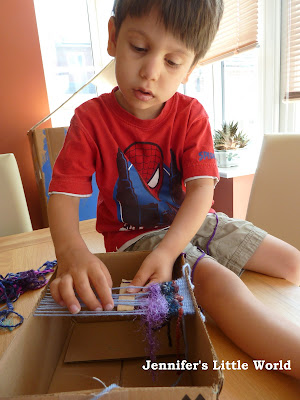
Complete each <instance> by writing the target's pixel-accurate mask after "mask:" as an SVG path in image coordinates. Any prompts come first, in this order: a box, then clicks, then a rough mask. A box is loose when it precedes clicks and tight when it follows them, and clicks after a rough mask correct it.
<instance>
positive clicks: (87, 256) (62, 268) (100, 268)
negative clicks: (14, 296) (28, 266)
mask: <svg viewBox="0 0 300 400" xmlns="http://www.w3.org/2000/svg"><path fill="white" fill-rule="evenodd" d="M57 262H58V270H57V275H56V278H55V279H54V281H53V282H52V283H51V285H50V290H51V294H52V297H53V299H54V300H55V301H56V302H57V303H58V304H60V305H62V306H66V307H67V308H68V309H69V311H70V312H71V313H72V314H77V313H78V312H79V311H80V308H81V307H80V304H79V301H78V299H77V298H76V296H75V292H74V290H76V292H77V294H78V296H79V297H80V298H81V300H82V301H83V302H84V304H85V305H86V306H87V307H88V308H89V309H90V310H102V309H104V310H107V311H109V310H112V308H113V304H114V303H113V299H112V295H111V287H112V280H111V276H110V273H109V272H108V270H107V268H106V266H105V265H104V264H103V262H102V261H101V260H99V258H98V257H96V256H95V255H93V254H92V253H90V252H89V250H88V249H85V248H80V249H75V250H69V251H66V252H64V255H63V256H59V257H57ZM92 287H94V288H95V290H96V292H97V294H98V296H99V298H100V301H101V303H100V302H99V300H98V299H97V298H96V296H95V294H94V292H93V290H92Z"/></svg>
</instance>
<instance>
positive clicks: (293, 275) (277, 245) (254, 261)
mask: <svg viewBox="0 0 300 400" xmlns="http://www.w3.org/2000/svg"><path fill="white" fill-rule="evenodd" d="M245 269H248V270H251V271H255V272H260V273H262V274H266V275H269V276H274V277H277V278H284V279H286V280H288V281H290V282H293V283H294V284H296V285H298V286H299V285H300V251H299V250H297V249H296V248H295V247H293V246H291V245H290V244H288V243H285V242H284V241H282V240H280V239H278V238H276V237H274V236H271V235H267V236H266V237H265V238H264V240H263V241H262V242H261V245H260V246H259V247H258V249H257V250H256V252H255V253H254V254H253V256H252V257H251V258H250V260H249V261H248V262H247V264H246V265H245Z"/></svg>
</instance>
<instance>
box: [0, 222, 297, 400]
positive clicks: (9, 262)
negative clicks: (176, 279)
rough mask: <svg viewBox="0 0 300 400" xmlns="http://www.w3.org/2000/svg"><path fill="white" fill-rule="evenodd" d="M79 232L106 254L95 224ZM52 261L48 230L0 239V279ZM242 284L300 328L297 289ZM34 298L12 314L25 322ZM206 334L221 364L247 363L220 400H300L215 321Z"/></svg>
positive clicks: (251, 278) (273, 283)
mask: <svg viewBox="0 0 300 400" xmlns="http://www.w3.org/2000/svg"><path fill="white" fill-rule="evenodd" d="M80 231H81V234H82V236H83V237H84V239H85V241H86V243H87V245H88V247H89V249H90V251H91V252H93V253H101V252H104V243H103V238H102V236H101V235H99V234H98V233H97V232H96V231H95V220H89V221H82V222H81V223H80ZM53 259H55V253H54V248H53V245H52V241H51V237H50V233H49V229H41V230H38V231H34V232H30V233H24V234H19V235H12V236H7V237H3V238H0V274H2V275H4V274H6V273H7V272H18V271H25V270H27V269H32V268H37V267H39V266H40V265H42V264H43V263H44V262H45V260H53ZM242 279H243V281H244V282H245V284H246V285H247V286H248V287H249V289H250V290H251V291H252V292H253V293H254V295H255V296H257V297H258V298H259V299H260V300H261V301H262V302H264V303H265V304H267V305H268V306H270V307H271V308H273V309H276V310H277V311H278V314H279V317H280V315H285V316H286V317H288V318H289V319H291V320H294V321H295V322H296V323H297V324H298V325H299V326H300V288H298V287H296V286H294V285H292V284H290V283H288V282H286V281H284V280H282V279H275V278H270V277H266V276H263V275H260V274H256V273H253V272H248V271H246V272H245V273H244V274H243V276H242ZM23 297H24V299H23ZM37 298H38V295H37V294H35V293H34V292H31V293H30V294H28V293H27V294H25V295H23V296H22V299H20V300H18V302H17V303H16V310H17V311H19V312H21V313H22V315H24V316H25V317H26V314H27V311H26V310H28V308H30V303H33V302H36V301H37ZM22 304H23V306H22ZM24 304H26V305H25V306H24ZM207 329H208V332H209V335H210V337H211V340H212V343H213V346H214V348H215V350H216V353H217V355H218V358H219V360H220V361H221V360H225V361H230V362H231V361H237V360H241V362H242V363H243V362H246V363H248V365H249V369H248V370H224V371H223V372H224V376H225V382H224V386H223V389H222V393H221V395H220V400H256V399H257V400H258V399H259V400H260V399H261V400H299V399H300V380H296V379H294V378H291V377H289V376H287V375H284V374H282V373H280V372H276V371H265V370H264V371H256V370H254V367H252V365H253V363H252V360H251V358H250V357H248V356H247V355H246V354H245V353H244V352H242V351H241V350H239V349H238V348H237V347H236V346H235V345H234V344H233V343H232V342H231V341H230V340H229V339H228V338H226V337H225V336H224V335H223V333H222V332H221V331H220V330H219V329H218V328H217V327H216V325H215V324H214V323H213V321H211V320H208V321H207ZM15 331H17V330H15ZM15 331H13V332H11V333H5V334H1V335H0V344H1V345H0V358H1V356H2V353H3V349H4V348H6V347H7V345H8V344H9V343H10V342H11V341H12V340H13V337H14V334H15V333H14V332H15ZM299 333H300V329H299ZM1 349H2V352H1Z"/></svg>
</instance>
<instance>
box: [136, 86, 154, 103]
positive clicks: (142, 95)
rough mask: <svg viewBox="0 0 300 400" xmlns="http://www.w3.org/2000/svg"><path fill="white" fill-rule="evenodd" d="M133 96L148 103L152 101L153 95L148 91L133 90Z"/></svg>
mask: <svg viewBox="0 0 300 400" xmlns="http://www.w3.org/2000/svg"><path fill="white" fill-rule="evenodd" d="M134 94H135V96H136V98H137V99H139V100H142V101H148V100H151V99H153V97H154V96H153V93H152V92H151V91H150V90H146V89H144V88H138V89H134Z"/></svg>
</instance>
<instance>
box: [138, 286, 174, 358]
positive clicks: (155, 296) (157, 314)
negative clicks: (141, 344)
mask: <svg viewBox="0 0 300 400" xmlns="http://www.w3.org/2000/svg"><path fill="white" fill-rule="evenodd" d="M148 294H149V295H148V297H147V299H146V300H145V301H144V302H143V304H142V306H141V307H140V309H141V311H142V317H141V318H142V323H144V324H145V326H146V336H147V341H148V345H149V350H150V351H149V355H150V359H151V361H152V362H154V361H155V353H156V350H157V347H158V343H157V340H156V339H155V336H154V330H155V329H157V328H159V327H160V326H162V325H163V324H164V323H165V322H166V319H167V316H168V312H169V305H168V302H167V300H166V298H165V297H164V296H163V294H162V292H161V289H160V284H159V283H156V284H154V285H151V286H149V288H148Z"/></svg>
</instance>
